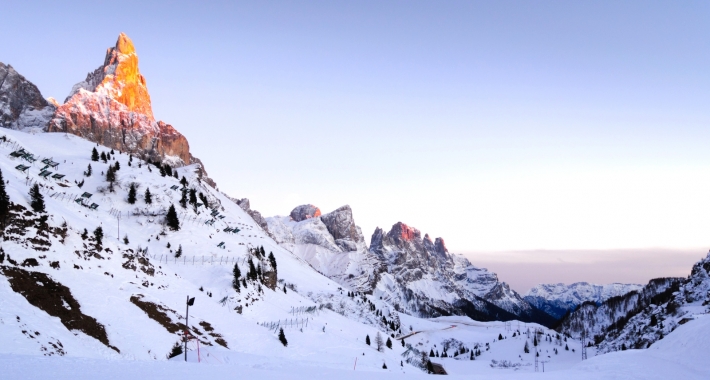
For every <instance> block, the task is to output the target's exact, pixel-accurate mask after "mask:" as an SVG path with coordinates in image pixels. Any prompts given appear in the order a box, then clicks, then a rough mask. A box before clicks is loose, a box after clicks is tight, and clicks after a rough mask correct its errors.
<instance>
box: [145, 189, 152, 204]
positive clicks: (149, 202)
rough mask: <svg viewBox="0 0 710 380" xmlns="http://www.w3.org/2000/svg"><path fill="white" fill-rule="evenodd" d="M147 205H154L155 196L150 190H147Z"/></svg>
mask: <svg viewBox="0 0 710 380" xmlns="http://www.w3.org/2000/svg"><path fill="white" fill-rule="evenodd" d="M145 203H147V204H151V203H153V196H152V195H151V194H150V189H149V188H146V189H145Z"/></svg>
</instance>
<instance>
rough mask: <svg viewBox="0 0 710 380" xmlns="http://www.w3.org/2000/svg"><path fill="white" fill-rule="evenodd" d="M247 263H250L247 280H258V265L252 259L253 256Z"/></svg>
mask: <svg viewBox="0 0 710 380" xmlns="http://www.w3.org/2000/svg"><path fill="white" fill-rule="evenodd" d="M247 264H249V272H247V280H251V281H254V280H256V267H255V266H254V262H253V261H252V260H251V257H250V258H249V260H247Z"/></svg>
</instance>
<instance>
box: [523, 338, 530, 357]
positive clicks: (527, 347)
mask: <svg viewBox="0 0 710 380" xmlns="http://www.w3.org/2000/svg"><path fill="white" fill-rule="evenodd" d="M523 351H524V352H525V353H526V354H529V353H530V346H528V341H527V340H526V341H525V347H523Z"/></svg>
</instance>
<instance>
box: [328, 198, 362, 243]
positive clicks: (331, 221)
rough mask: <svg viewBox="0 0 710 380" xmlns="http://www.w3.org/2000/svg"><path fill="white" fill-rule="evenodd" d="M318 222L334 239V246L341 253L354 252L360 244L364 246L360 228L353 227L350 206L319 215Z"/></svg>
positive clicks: (353, 220)
mask: <svg viewBox="0 0 710 380" xmlns="http://www.w3.org/2000/svg"><path fill="white" fill-rule="evenodd" d="M320 220H321V221H322V222H323V224H325V226H326V228H328V232H330V234H331V235H332V236H333V239H335V244H337V245H338V246H339V247H340V248H341V249H342V250H343V252H350V251H356V250H357V249H358V243H361V242H362V243H363V244H360V245H364V242H365V239H364V238H363V236H362V232H361V231H360V227H358V226H356V225H355V219H354V218H353V211H352V209H350V206H348V205H345V206H342V207H340V208H338V209H337V210H335V211H331V212H329V213H327V214H324V215H321V217H320Z"/></svg>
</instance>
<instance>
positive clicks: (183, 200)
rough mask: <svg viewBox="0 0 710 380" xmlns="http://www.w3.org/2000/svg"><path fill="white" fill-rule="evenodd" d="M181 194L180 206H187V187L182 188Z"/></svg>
mask: <svg viewBox="0 0 710 380" xmlns="http://www.w3.org/2000/svg"><path fill="white" fill-rule="evenodd" d="M181 193H182V196H181V197H180V207H182V208H187V189H185V188H183V189H182V191H181Z"/></svg>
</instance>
